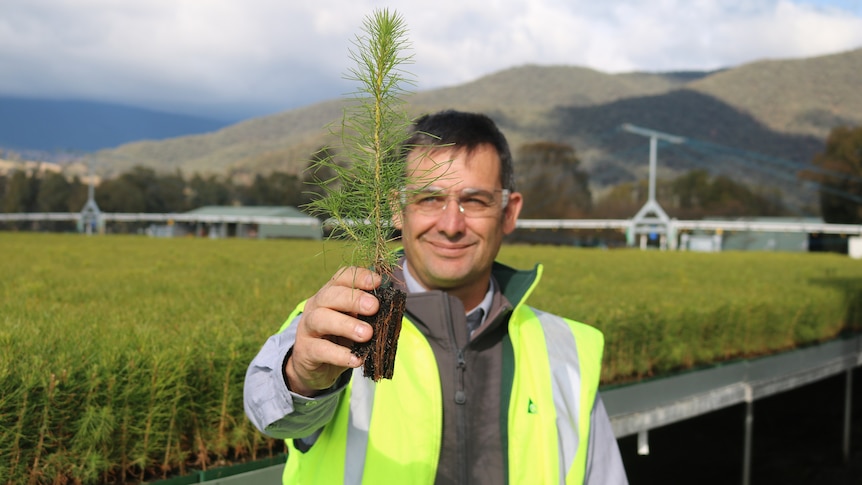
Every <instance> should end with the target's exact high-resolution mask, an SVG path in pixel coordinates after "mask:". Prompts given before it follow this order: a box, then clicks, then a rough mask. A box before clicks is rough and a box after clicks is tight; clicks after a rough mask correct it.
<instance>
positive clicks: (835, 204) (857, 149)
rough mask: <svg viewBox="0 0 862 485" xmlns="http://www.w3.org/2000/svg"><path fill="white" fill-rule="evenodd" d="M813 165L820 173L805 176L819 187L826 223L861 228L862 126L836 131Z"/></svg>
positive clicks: (833, 131)
mask: <svg viewBox="0 0 862 485" xmlns="http://www.w3.org/2000/svg"><path fill="white" fill-rule="evenodd" d="M814 164H815V165H816V166H817V167H818V168H819V169H820V170H819V171H816V172H814V173H809V174H806V175H805V176H806V178H811V179H814V180H816V181H817V182H819V183H820V212H821V214H822V215H823V220H825V221H826V222H829V223H833V224H862V126H857V127H855V128H850V127H844V126H842V127H837V128H834V129H833V130H832V132H830V133H829V137H828V138H827V140H826V148H825V149H824V151H823V152H822V153H819V154H818V155H816V156H815V157H814Z"/></svg>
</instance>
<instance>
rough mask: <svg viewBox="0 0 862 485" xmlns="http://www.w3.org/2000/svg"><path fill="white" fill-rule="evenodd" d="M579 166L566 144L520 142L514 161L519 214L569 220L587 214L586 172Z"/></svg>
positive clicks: (533, 217) (524, 216) (587, 191)
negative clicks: (520, 197)
mask: <svg viewBox="0 0 862 485" xmlns="http://www.w3.org/2000/svg"><path fill="white" fill-rule="evenodd" d="M580 165H581V161H580V160H579V159H578V157H577V155H576V154H575V149H574V148H573V147H571V146H570V145H566V144H562V143H554V142H548V141H544V142H537V143H529V144H526V145H523V146H522V147H521V148H520V149H519V150H518V152H517V156H516V163H515V167H516V175H515V176H516V183H517V186H518V191H519V192H521V193H522V194H524V201H525V203H524V208H523V210H522V212H521V217H522V218H524V219H557V218H558V219H571V218H577V217H583V216H584V215H585V214H587V213H589V212H590V210H591V208H592V193H591V192H590V188H589V175H587V173H586V172H585V171H583V170H580ZM551 188H553V190H552V191H551V190H549V189H551Z"/></svg>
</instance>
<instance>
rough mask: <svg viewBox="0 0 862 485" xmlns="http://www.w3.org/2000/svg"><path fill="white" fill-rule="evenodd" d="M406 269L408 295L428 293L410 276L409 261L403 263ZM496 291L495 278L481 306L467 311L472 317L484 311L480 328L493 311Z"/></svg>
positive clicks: (492, 279)
mask: <svg viewBox="0 0 862 485" xmlns="http://www.w3.org/2000/svg"><path fill="white" fill-rule="evenodd" d="M402 266H403V269H404V283H405V284H406V285H407V292H408V293H422V292H425V291H428V290H426V289H425V287H424V286H422V284H421V283H419V281H418V280H417V279H416V278H414V277H413V275H412V274H410V269H409V267H408V265H407V260H406V259H405V260H404V262H403V265H402ZM495 290H496V283H495V282H494V278H491V279H490V284H489V285H488V291H487V292H485V298H483V299H482V301H481V302H480V303H479V306H477V307H476V308H473V309H471V310H469V311H467V315H471V314H473V313H475V312H478V311H479V310H480V309H481V310H482V311H483V315H482V321H481V322H480V323H479V326H481V325H482V323H484V320H485V317H486V316H487V315H488V313H489V312H490V311H491V301H493V299H494V291H495Z"/></svg>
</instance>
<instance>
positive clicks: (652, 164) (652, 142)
mask: <svg viewBox="0 0 862 485" xmlns="http://www.w3.org/2000/svg"><path fill="white" fill-rule="evenodd" d="M657 147H658V140H657V139H656V136H655V135H653V136H651V137H649V200H651V201H654V200H655V168H656V150H657Z"/></svg>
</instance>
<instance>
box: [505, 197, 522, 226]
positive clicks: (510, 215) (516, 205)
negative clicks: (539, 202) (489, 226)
mask: <svg viewBox="0 0 862 485" xmlns="http://www.w3.org/2000/svg"><path fill="white" fill-rule="evenodd" d="M523 206H524V196H523V195H521V193H520V192H512V193H511V194H509V203H508V204H507V205H506V210H504V211H503V234H511V233H512V232H513V231H514V230H515V223H516V222H517V221H518V215H519V214H520V213H521V207H523Z"/></svg>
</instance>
